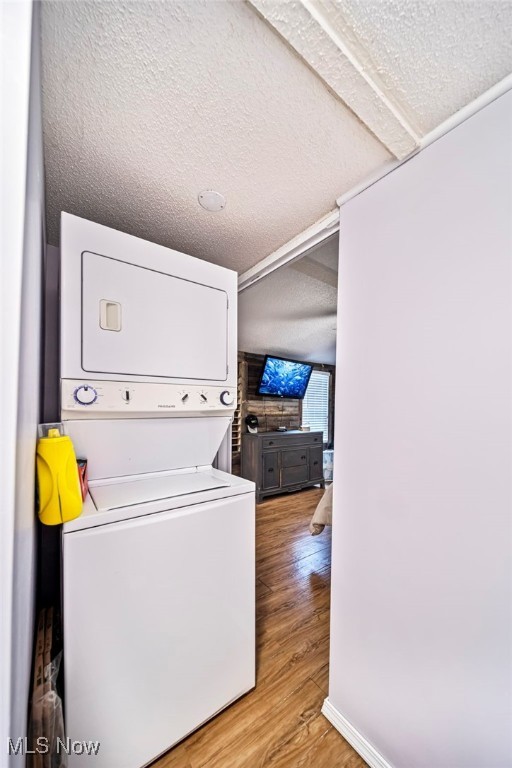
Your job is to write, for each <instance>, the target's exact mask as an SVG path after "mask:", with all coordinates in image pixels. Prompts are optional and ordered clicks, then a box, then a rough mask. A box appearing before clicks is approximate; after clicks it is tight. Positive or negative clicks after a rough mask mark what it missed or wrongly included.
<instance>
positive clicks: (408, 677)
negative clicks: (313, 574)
mask: <svg viewBox="0 0 512 768" xmlns="http://www.w3.org/2000/svg"><path fill="white" fill-rule="evenodd" d="M511 144H512V92H509V93H507V94H506V95H505V96H503V97H501V98H500V99H499V100H497V101H495V102H494V103H492V104H491V105H490V106H488V107H487V108H485V109H484V110H483V111H481V112H479V113H478V114H477V115H475V116H474V117H472V118H471V119H469V120H468V121H466V122H465V123H463V124H462V125H461V126H459V127H458V128H456V129H455V130H453V131H452V132H451V133H449V134H448V135H446V136H445V137H444V138H442V139H440V140H439V141H437V142H436V143H435V144H433V145H432V146H430V147H429V148H427V149H425V150H424V151H423V152H422V153H421V154H419V155H418V156H416V157H414V158H413V159H412V160H410V161H409V162H408V163H406V164H405V165H403V166H402V167H401V168H399V169H397V170H396V171H395V172H393V173H392V174H390V175H389V176H387V177H386V178H385V179H383V180H381V181H380V182H378V183H377V184H375V185H374V186H373V187H371V188H370V189H368V190H367V191H365V192H364V193H362V194H361V195H359V196H358V197H357V198H355V199H353V200H352V201H351V202H349V203H347V204H346V205H345V206H344V207H343V208H342V211H341V230H340V232H341V234H340V273H339V282H340V291H339V318H338V359H337V393H336V398H337V399H336V451H335V468H334V471H335V484H334V487H335V495H334V505H335V510H334V522H333V567H332V635H331V667H330V683H329V700H328V702H329V704H330V705H331V707H332V708H333V709H334V711H335V712H336V713H338V714H340V715H342V716H343V717H344V718H346V720H347V721H348V723H349V724H350V725H351V726H352V727H353V728H354V729H355V730H356V731H358V732H359V734H360V735H362V736H363V737H364V738H365V739H367V741H368V742H369V743H370V744H371V745H373V746H374V747H375V748H376V750H377V752H378V753H380V755H381V756H382V757H383V758H384V759H385V760H387V761H388V763H389V764H390V765H392V766H394V767H395V768H420V767H422V768H504V767H505V766H511V765H512V746H511V739H512V728H511V723H512V711H511V678H512V674H511V673H512V632H511V625H512V621H511V610H512V594H511V591H512V578H511V577H512V572H511V543H512V537H511V510H512V504H511V486H512V484H511V467H512V462H511V458H512V456H511V436H512V420H511V407H512V406H511V404H512V386H511V385H512V382H511V357H512V309H511V308H512V295H511V293H512V280H511V277H512V272H511V258H512V231H511V226H512V223H511V222H512V192H511V180H512V151H511ZM375 764H377V763H375Z"/></svg>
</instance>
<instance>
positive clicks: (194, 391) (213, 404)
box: [61, 379, 236, 419]
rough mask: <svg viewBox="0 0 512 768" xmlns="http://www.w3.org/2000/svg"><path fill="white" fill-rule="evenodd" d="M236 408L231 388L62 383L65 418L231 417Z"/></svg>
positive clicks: (73, 381) (70, 381) (125, 383)
mask: <svg viewBox="0 0 512 768" xmlns="http://www.w3.org/2000/svg"><path fill="white" fill-rule="evenodd" d="M235 408H236V391H235V390H234V389H232V388H229V387H222V386H221V387H209V386H208V387H202V386H189V385H185V386H180V385H179V384H148V383H146V382H144V383H139V382H131V381H130V382H125V381H79V380H76V379H62V381H61V411H62V414H63V418H65V417H66V416H67V417H68V418H73V419H77V418H78V419H79V418H92V419H98V418H101V417H102V416H106V415H108V416H109V417H110V418H127V417H128V418H129V417H131V416H132V417H142V416H146V417H147V416H155V417H156V416H193V415H194V416H195V415H196V414H200V413H209V414H212V415H213V414H214V413H229V412H232V411H234V410H235Z"/></svg>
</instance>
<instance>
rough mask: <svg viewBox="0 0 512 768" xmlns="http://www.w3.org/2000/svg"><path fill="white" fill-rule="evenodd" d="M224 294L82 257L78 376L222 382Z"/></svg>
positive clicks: (88, 255)
mask: <svg viewBox="0 0 512 768" xmlns="http://www.w3.org/2000/svg"><path fill="white" fill-rule="evenodd" d="M227 326H228V299H227V294H226V293H225V291H222V290H219V289H218V288H212V287H211V286H208V285H202V284H200V283H195V282H192V281H190V280H184V279H182V278H179V277H174V276H173V275H171V274H167V273H164V272H158V271H155V270H152V269H147V268H145V267H141V266H137V265H135V264H128V263H126V262H124V261H118V260H117V259H112V258H109V257H106V256H101V255H98V254H96V253H89V252H87V251H85V252H84V253H83V254H82V368H83V370H84V371H88V372H90V373H107V374H114V375H119V376H132V375H133V376H155V377H166V378H171V379H191V380H210V381H225V380H226V378H227V364H228V361H227Z"/></svg>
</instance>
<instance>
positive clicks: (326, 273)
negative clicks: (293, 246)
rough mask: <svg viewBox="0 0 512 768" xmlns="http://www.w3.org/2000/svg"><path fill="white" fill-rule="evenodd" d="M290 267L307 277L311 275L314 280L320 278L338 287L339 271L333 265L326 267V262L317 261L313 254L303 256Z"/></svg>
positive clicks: (322, 281) (327, 283) (333, 286)
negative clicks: (332, 267) (312, 256)
mask: <svg viewBox="0 0 512 768" xmlns="http://www.w3.org/2000/svg"><path fill="white" fill-rule="evenodd" d="M290 268H291V269H294V270H295V271H296V272H300V273H301V274H303V275H306V276H307V277H311V278H312V279H313V280H318V281H319V282H320V283H324V284H325V285H330V286H331V288H337V287H338V273H337V271H336V270H335V269H331V267H326V265H325V264H322V263H321V262H319V261H315V259H312V258H311V256H303V257H302V259H299V260H298V261H294V262H293V264H291V265H290Z"/></svg>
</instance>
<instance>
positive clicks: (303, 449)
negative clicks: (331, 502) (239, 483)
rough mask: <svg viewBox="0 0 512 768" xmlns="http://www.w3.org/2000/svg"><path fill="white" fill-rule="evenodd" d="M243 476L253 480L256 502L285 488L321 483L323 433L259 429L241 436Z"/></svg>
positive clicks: (283, 490) (292, 489) (284, 490)
mask: <svg viewBox="0 0 512 768" xmlns="http://www.w3.org/2000/svg"><path fill="white" fill-rule="evenodd" d="M242 477H245V478H246V479H247V480H252V481H253V482H254V483H256V501H258V502H259V501H261V500H262V499H263V498H264V497H265V496H272V495H273V494H275V493H285V492H286V491H298V490H300V489H301V488H307V487H308V486H311V485H318V484H320V485H321V486H322V488H325V483H324V475H323V433H322V432H301V431H300V430H290V431H288V432H258V433H257V434H252V433H247V434H244V435H242Z"/></svg>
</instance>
